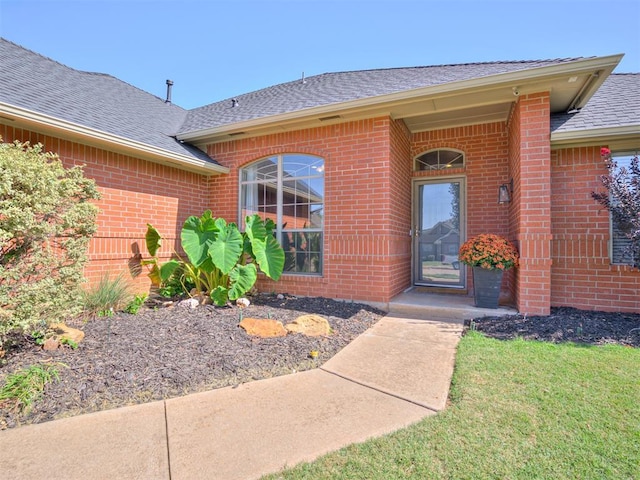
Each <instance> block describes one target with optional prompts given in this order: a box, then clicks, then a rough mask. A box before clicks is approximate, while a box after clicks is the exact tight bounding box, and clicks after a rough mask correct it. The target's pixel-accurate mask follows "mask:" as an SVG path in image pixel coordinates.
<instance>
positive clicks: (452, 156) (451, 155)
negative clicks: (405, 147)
mask: <svg viewBox="0 0 640 480" xmlns="http://www.w3.org/2000/svg"><path fill="white" fill-rule="evenodd" d="M454 167H458V168H460V167H464V153H462V152H458V151H456V150H432V151H431V152H427V153H423V154H422V155H420V156H419V157H418V158H416V163H415V167H414V168H415V170H445V169H447V168H454Z"/></svg>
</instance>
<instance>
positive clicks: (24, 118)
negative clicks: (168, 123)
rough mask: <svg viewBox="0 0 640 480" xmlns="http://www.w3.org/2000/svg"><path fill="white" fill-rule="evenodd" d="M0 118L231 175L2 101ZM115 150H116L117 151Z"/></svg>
mask: <svg viewBox="0 0 640 480" xmlns="http://www.w3.org/2000/svg"><path fill="white" fill-rule="evenodd" d="M0 118H2V119H3V120H9V121H11V122H13V121H16V120H17V121H18V122H19V125H20V126H21V125H23V124H24V125H25V126H26V128H34V129H36V130H37V129H42V128H44V129H45V130H47V131H49V130H51V133H52V134H53V136H55V135H56V134H59V133H63V134H69V135H71V136H72V137H73V138H74V139H77V140H80V141H83V142H84V143H88V144H92V145H96V146H97V147H102V148H104V147H107V148H109V149H112V150H116V151H119V152H121V153H124V154H127V155H131V156H139V157H141V158H143V159H148V160H152V161H155V162H156V163H161V164H164V165H169V166H173V167H178V168H181V169H185V170H188V171H192V172H195V173H201V174H204V175H220V174H227V173H229V169H228V168H227V167H223V166H222V165H218V164H216V163H212V162H208V161H206V160H199V159H197V158H196V157H192V156H187V155H180V154H178V153H175V152H171V151H168V150H165V149H162V148H158V147H154V146H153V145H149V144H146V143H142V142H138V141H136V140H132V139H130V138H125V137H122V136H119V135H114V134H111V133H108V132H104V131H101V130H97V129H94V128H91V127H87V126H85V125H80V124H78V123H73V122H69V121H66V120H62V119H60V118H56V117H53V116H50V115H45V114H43V113H40V112H35V111H33V110H28V109H26V108H21V107H16V106H15V105H10V104H7V103H4V102H0ZM113 147H115V149H114V148H113Z"/></svg>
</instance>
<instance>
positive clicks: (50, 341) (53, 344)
mask: <svg viewBox="0 0 640 480" xmlns="http://www.w3.org/2000/svg"><path fill="white" fill-rule="evenodd" d="M42 348H43V349H44V350H57V349H58V348H60V342H59V341H58V340H57V339H56V338H53V337H52V338H47V339H46V340H45V341H44V343H43V344H42Z"/></svg>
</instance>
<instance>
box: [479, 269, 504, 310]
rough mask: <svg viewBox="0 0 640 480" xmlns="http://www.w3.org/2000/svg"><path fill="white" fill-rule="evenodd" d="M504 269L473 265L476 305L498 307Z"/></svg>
mask: <svg viewBox="0 0 640 480" xmlns="http://www.w3.org/2000/svg"><path fill="white" fill-rule="evenodd" d="M503 273H504V270H500V269H497V268H496V269H494V270H490V269H488V268H481V267H473V298H474V299H475V302H476V307H480V308H498V300H499V299H500V286H501V285H502V274H503Z"/></svg>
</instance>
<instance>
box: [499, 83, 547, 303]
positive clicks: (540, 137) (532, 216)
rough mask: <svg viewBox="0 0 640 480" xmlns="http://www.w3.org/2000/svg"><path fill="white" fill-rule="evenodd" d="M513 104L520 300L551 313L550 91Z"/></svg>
mask: <svg viewBox="0 0 640 480" xmlns="http://www.w3.org/2000/svg"><path fill="white" fill-rule="evenodd" d="M514 110H515V111H514V112H512V116H511V118H510V121H509V130H510V134H509V139H510V149H509V154H510V156H511V159H510V164H511V165H512V169H514V170H516V171H514V185H515V188H514V190H515V194H514V197H515V201H514V202H513V205H512V207H511V214H512V215H513V216H514V218H516V219H517V220H516V221H515V222H514V225H515V232H514V233H515V237H516V239H517V244H518V247H519V251H520V267H519V268H518V269H517V271H516V275H517V283H516V291H517V293H516V300H517V306H518V310H519V311H520V312H521V313H527V314H533V315H547V314H548V313H549V307H550V301H551V299H550V295H551V192H550V188H549V185H550V183H551V162H550V152H551V147H550V142H549V128H550V126H549V121H550V117H549V116H550V107H549V94H548V93H537V94H532V95H526V96H524V97H520V98H519V99H518V102H517V103H516V105H515V107H514ZM515 165H517V167H515ZM514 225H512V227H513V226H514Z"/></svg>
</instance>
